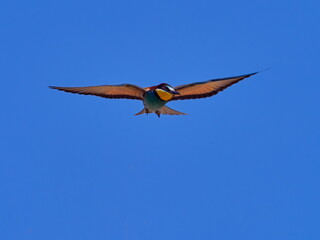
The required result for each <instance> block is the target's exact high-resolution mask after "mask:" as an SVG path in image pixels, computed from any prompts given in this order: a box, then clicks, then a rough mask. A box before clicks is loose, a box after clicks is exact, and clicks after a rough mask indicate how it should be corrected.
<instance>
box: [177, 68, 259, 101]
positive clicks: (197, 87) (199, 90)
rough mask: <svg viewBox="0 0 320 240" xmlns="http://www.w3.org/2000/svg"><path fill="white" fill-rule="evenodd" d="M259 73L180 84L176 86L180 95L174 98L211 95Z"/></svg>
mask: <svg viewBox="0 0 320 240" xmlns="http://www.w3.org/2000/svg"><path fill="white" fill-rule="evenodd" d="M257 73H258V72H255V73H250V74H245V75H241V76H236V77H228V78H219V79H212V80H209V81H204V82H195V83H190V84H185V85H180V86H177V87H175V88H174V89H175V90H177V91H178V92H179V93H180V95H174V97H173V98H172V100H184V99H196V98H206V97H211V96H213V95H215V94H217V93H218V92H220V91H222V90H224V89H226V88H227V87H229V86H231V85H233V84H235V83H237V82H239V81H241V80H243V79H245V78H248V77H250V76H252V75H255V74H257Z"/></svg>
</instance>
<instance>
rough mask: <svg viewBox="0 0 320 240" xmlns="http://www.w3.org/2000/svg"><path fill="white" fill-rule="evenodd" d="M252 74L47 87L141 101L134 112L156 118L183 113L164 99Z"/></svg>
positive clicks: (198, 94) (208, 90) (206, 93)
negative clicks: (150, 83) (145, 83)
mask: <svg viewBox="0 0 320 240" xmlns="http://www.w3.org/2000/svg"><path fill="white" fill-rule="evenodd" d="M256 73H257V72H255V73H251V74H246V75H241V76H237V77H229V78H220V79H213V80H209V81H204V82H195V83H191V84H185V85H180V86H177V87H174V88H173V87H171V86H170V85H169V84H167V83H161V84H159V85H157V86H153V87H147V88H141V87H139V86H136V85H132V84H121V85H103V86H92V87H53V86H50V88H53V89H57V90H61V91H65V92H71V93H78V94H84V95H95V96H100V97H105V98H127V99H136V100H141V101H143V105H144V108H143V109H142V110H141V111H140V112H138V113H137V114H135V115H140V114H143V113H146V114H148V113H156V114H157V115H158V116H159V117H160V115H161V114H169V115H185V113H182V112H178V111H176V110H173V109H171V108H169V107H167V106H165V105H166V104H167V103H168V102H170V101H174V100H185V99H196V98H205V97H210V96H213V95H215V94H217V93H218V92H220V91H222V90H224V89H225V88H227V87H229V86H231V85H232V84H234V83H237V82H239V81H241V80H242V79H245V78H247V77H250V76H252V75H254V74H256Z"/></svg>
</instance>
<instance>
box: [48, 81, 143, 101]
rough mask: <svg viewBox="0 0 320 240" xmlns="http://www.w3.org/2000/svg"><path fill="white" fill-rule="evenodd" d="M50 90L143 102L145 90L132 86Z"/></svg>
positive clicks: (58, 88)
mask: <svg viewBox="0 0 320 240" xmlns="http://www.w3.org/2000/svg"><path fill="white" fill-rule="evenodd" d="M49 87H50V88H53V89H57V90H61V91H65V92H70V93H78V94H84V95H95V96H99V97H104V98H127V99H138V100H143V94H144V93H145V90H144V89H143V88H140V87H138V86H136V85H132V84H121V85H104V86H92V87H54V86H49Z"/></svg>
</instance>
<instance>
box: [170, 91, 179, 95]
mask: <svg viewBox="0 0 320 240" xmlns="http://www.w3.org/2000/svg"><path fill="white" fill-rule="evenodd" d="M170 93H172V94H177V95H180V93H179V92H178V91H176V90H173V91H170Z"/></svg>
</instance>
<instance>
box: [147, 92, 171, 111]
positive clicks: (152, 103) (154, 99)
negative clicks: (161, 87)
mask: <svg viewBox="0 0 320 240" xmlns="http://www.w3.org/2000/svg"><path fill="white" fill-rule="evenodd" d="M166 103H167V101H164V100H162V99H160V97H159V96H158V95H157V93H155V92H154V91H149V92H146V94H145V96H144V101H143V104H144V106H145V107H146V108H147V109H149V110H150V111H157V110H160V109H161V108H162V107H163V106H164V105H165V104H166Z"/></svg>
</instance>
